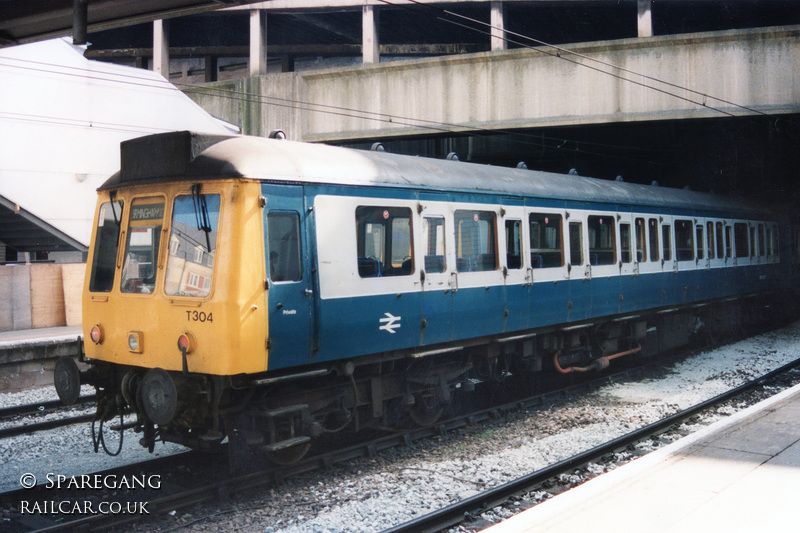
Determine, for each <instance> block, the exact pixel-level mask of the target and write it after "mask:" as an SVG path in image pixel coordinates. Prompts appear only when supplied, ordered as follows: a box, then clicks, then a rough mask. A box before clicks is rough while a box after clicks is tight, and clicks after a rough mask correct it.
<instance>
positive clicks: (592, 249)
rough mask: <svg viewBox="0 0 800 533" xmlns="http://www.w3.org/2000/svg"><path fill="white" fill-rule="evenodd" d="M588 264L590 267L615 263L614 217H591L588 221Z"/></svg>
mask: <svg viewBox="0 0 800 533" xmlns="http://www.w3.org/2000/svg"><path fill="white" fill-rule="evenodd" d="M587 223H588V230H589V262H590V263H591V264H592V265H613V264H614V263H616V262H617V251H616V246H615V240H616V239H615V235H614V217H613V216H611V215H606V216H597V215H591V216H589V218H588V220H587Z"/></svg>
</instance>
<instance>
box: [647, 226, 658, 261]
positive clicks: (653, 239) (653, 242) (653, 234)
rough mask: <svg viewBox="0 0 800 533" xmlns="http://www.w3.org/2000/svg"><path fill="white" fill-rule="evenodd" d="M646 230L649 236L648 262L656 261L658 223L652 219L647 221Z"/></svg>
mask: <svg viewBox="0 0 800 533" xmlns="http://www.w3.org/2000/svg"><path fill="white" fill-rule="evenodd" d="M647 228H648V229H647V231H648V233H649V235H650V261H658V259H659V258H658V221H657V220H656V219H654V218H651V219H649V220H648V221H647Z"/></svg>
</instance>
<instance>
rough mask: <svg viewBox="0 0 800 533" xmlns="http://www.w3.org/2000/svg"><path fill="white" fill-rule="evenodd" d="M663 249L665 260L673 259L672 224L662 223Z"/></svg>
mask: <svg viewBox="0 0 800 533" xmlns="http://www.w3.org/2000/svg"><path fill="white" fill-rule="evenodd" d="M661 251H662V254H661V255H662V256H663V258H664V261H672V226H671V225H670V224H661Z"/></svg>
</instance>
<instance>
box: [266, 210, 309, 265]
mask: <svg viewBox="0 0 800 533" xmlns="http://www.w3.org/2000/svg"><path fill="white" fill-rule="evenodd" d="M267 240H268V242H267V246H268V247H269V279H271V280H272V281H299V280H301V279H303V262H302V257H303V255H302V251H301V247H300V214H299V213H297V212H296V211H283V212H281V211H270V212H269V213H268V214H267Z"/></svg>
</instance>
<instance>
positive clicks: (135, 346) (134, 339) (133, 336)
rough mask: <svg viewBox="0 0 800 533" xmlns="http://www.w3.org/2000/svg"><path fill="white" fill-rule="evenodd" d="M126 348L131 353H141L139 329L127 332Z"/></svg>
mask: <svg viewBox="0 0 800 533" xmlns="http://www.w3.org/2000/svg"><path fill="white" fill-rule="evenodd" d="M128 348H129V349H130V351H132V352H133V353H142V333H141V332H140V331H131V332H129V333H128Z"/></svg>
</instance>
